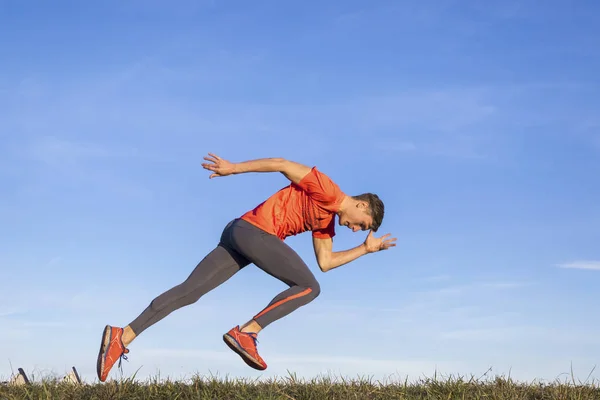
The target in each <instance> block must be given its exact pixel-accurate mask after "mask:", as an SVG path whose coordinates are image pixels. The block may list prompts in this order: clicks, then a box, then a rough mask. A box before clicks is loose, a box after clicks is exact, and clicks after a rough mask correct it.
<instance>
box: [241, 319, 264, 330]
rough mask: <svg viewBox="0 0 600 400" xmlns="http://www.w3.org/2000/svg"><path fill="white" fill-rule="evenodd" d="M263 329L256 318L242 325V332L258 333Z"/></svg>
mask: <svg viewBox="0 0 600 400" xmlns="http://www.w3.org/2000/svg"><path fill="white" fill-rule="evenodd" d="M261 330H262V328H261V326H260V325H259V324H258V323H257V322H256V321H254V320H252V321H249V322H247V323H246V324H244V325H242V326H241V327H240V332H243V333H258V332H260V331H261Z"/></svg>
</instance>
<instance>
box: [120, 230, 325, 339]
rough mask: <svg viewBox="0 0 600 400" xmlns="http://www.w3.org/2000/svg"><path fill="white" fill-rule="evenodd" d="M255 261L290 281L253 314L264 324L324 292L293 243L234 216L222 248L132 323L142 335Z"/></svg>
mask: <svg viewBox="0 0 600 400" xmlns="http://www.w3.org/2000/svg"><path fill="white" fill-rule="evenodd" d="M250 263H253V264H255V265H256V266H258V267H259V268H260V269H262V270H263V271H265V272H266V273H267V274H269V275H271V276H273V277H275V278H277V279H279V280H281V281H282V282H284V283H285V284H287V285H288V286H289V289H287V290H285V291H283V292H281V293H280V294H279V295H277V296H276V297H275V298H274V299H273V300H272V301H271V302H270V303H269V304H268V305H267V306H266V307H265V308H264V309H263V310H262V311H261V312H259V313H258V314H256V315H255V316H254V318H253V319H254V321H256V322H257V323H258V324H259V325H260V326H261V327H262V328H265V327H266V326H267V325H269V324H270V323H271V322H273V321H276V320H278V319H280V318H282V317H284V316H286V315H288V314H289V313H291V312H292V311H294V310H295V309H297V308H298V307H301V306H303V305H305V304H308V303H309V302H311V301H312V300H314V299H315V298H316V297H317V296H318V295H319V293H320V290H321V289H320V286H319V283H318V282H317V280H316V279H315V276H314V275H313V273H312V272H311V271H310V269H309V268H308V266H307V265H306V264H305V263H304V261H302V259H301V258H300V256H298V254H297V253H296V252H295V251H294V250H293V249H292V248H291V247H289V246H288V245H287V244H286V243H284V242H283V241H281V240H280V239H279V238H277V237H276V236H274V235H271V234H269V233H267V232H265V231H263V230H261V229H259V228H257V227H255V226H254V225H252V224H250V223H248V222H246V221H244V220H242V219H235V220H233V221H231V222H230V223H229V224H227V226H226V227H225V229H224V230H223V233H222V235H221V240H220V241H219V244H218V245H217V247H216V248H215V249H214V250H212V251H211V252H210V253H209V254H208V255H207V256H206V257H205V258H204V259H203V260H202V261H200V263H199V264H198V266H196V268H195V269H194V271H192V273H191V274H190V276H188V278H187V279H186V280H185V281H184V282H183V283H181V284H179V285H177V286H175V287H173V288H172V289H170V290H168V291H166V292H164V293H163V294H161V295H160V296H158V297H156V298H155V299H154V300H152V302H151V303H150V305H149V306H148V307H147V308H146V309H145V310H144V311H143V312H142V313H141V314H140V315H139V316H138V317H137V318H136V319H135V320H133V321H132V322H131V323H130V324H129V326H130V327H131V329H132V330H133V332H134V333H135V334H136V335H139V334H140V333H142V332H143V331H144V330H146V329H147V328H149V327H150V326H151V325H153V324H155V323H157V322H158V321H160V320H161V319H163V318H164V317H166V316H167V315H169V314H170V313H172V312H173V311H175V310H177V309H178V308H181V307H184V306H187V305H190V304H192V303H195V302H196V301H198V300H199V299H200V297H202V296H203V295H204V294H206V293H208V292H210V291H211V290H213V289H214V288H216V287H217V286H219V285H220V284H222V283H223V282H225V281H226V280H228V279H229V278H231V277H232V276H233V275H234V274H235V273H236V272H238V271H239V270H240V269H242V268H244V267H245V266H247V265H248V264H250Z"/></svg>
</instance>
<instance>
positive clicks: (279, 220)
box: [97, 153, 396, 382]
mask: <svg viewBox="0 0 600 400" xmlns="http://www.w3.org/2000/svg"><path fill="white" fill-rule="evenodd" d="M204 160H206V161H208V162H206V163H203V164H202V166H203V168H204V169H206V170H208V171H211V172H212V174H211V175H210V176H209V178H210V179H212V178H216V177H222V176H227V175H233V174H241V173H247V172H280V173H281V174H283V175H284V176H285V177H286V178H287V179H289V180H290V181H291V183H290V184H289V185H288V186H286V187H284V188H282V189H281V190H279V191H278V192H277V193H275V194H274V195H272V196H271V197H270V198H268V199H267V200H266V201H264V202H263V203H261V204H260V205H258V206H257V207H256V208H254V209H253V210H251V211H248V212H247V213H245V214H244V215H242V216H241V217H240V218H236V219H234V220H233V221H231V222H230V223H229V224H228V225H227V226H226V227H225V229H224V230H223V233H222V234H221V238H220V241H219V243H218V244H217V246H216V247H215V248H214V249H213V250H212V251H211V252H210V253H209V254H208V255H207V256H206V257H205V258H204V259H203V260H202V261H200V263H199V264H198V265H197V266H196V268H195V269H194V270H193V271H192V273H191V274H190V275H189V277H188V278H187V279H186V280H185V281H184V282H183V283H181V284H180V285H177V286H175V287H173V288H172V289H170V290H168V291H166V292H164V293H163V294H161V295H160V296H158V297H156V298H155V299H154V300H153V301H152V302H151V303H150V304H149V305H148V307H147V308H146V309H145V310H144V311H143V312H142V313H141V314H140V315H139V316H138V317H137V318H136V319H134V320H133V321H132V322H131V323H130V324H129V325H127V326H126V327H125V328H120V327H113V326H110V325H107V326H106V327H105V328H104V332H103V335H102V341H101V345H100V352H99V354H98V361H97V372H98V378H99V379H100V380H101V381H102V382H104V381H105V380H106V378H107V376H108V373H109V372H110V370H111V368H112V367H113V365H114V364H115V362H116V361H118V360H119V361H120V359H121V357H125V358H126V356H125V354H126V353H129V349H128V348H127V346H129V344H130V343H131V342H132V341H133V340H134V339H135V338H136V337H137V336H139V335H140V334H141V333H142V332H143V331H144V330H146V329H148V328H149V327H150V326H151V325H153V324H155V323H157V322H158V321H160V320H161V319H163V318H164V317H166V316H167V315H169V314H170V313H171V312H173V311H175V310H177V309H179V308H181V307H183V306H187V305H190V304H192V303H195V302H196V301H198V300H199V299H200V297H202V296H203V295H204V294H206V293H208V292H209V291H211V290H212V289H214V288H216V287H217V286H219V285H221V284H222V283H223V282H225V281H226V280H228V279H229V278H231V277H232V276H233V275H234V274H235V273H236V272H238V271H239V270H240V269H242V268H244V267H245V266H247V265H248V264H250V263H253V264H255V265H256V266H257V267H259V268H260V269H262V270H263V271H265V272H266V273H268V274H269V275H271V276H274V277H275V278H277V279H280V280H281V281H282V282H284V283H286V284H287V285H288V286H289V288H288V289H287V290H285V291H283V292H282V293H280V294H279V295H277V296H276V297H275V298H274V299H273V300H272V301H271V302H270V303H269V304H268V305H267V306H266V307H265V308H264V309H263V310H262V311H260V312H259V313H258V314H256V315H255V316H254V317H253V318H252V319H251V320H250V321H248V322H246V323H245V324H244V325H242V326H241V327H240V326H239V325H238V326H236V327H234V328H232V329H231V330H230V331H229V332H227V333H226V334H224V335H223V340H224V341H225V343H226V344H227V345H228V346H229V347H230V348H231V349H232V350H233V351H234V352H236V353H237V354H238V355H239V356H240V357H241V358H242V359H243V360H244V361H245V362H246V364H248V365H249V366H251V367H252V368H255V369H258V370H264V369H266V368H267V364H266V363H265V362H264V360H263V359H262V358H261V357H260V355H259V354H258V351H257V347H256V338H257V334H258V333H259V332H260V331H261V330H262V329H264V328H265V327H267V326H268V325H269V324H271V323H272V322H274V321H276V320H278V319H280V318H282V317H284V316H286V315H288V314H289V313H291V312H292V311H294V310H296V309H297V308H299V307H301V306H303V305H305V304H308V303H309V302H310V301H312V300H314V299H315V298H316V297H317V296H318V295H319V292H320V287H319V283H318V282H317V280H316V279H315V277H314V275H313V274H312V272H311V271H310V269H309V268H308V266H307V265H306V264H305V263H304V261H302V259H301V258H300V257H299V256H298V254H297V253H296V252H295V251H294V250H292V248H290V247H289V246H288V245H287V244H286V243H284V240H285V238H286V237H289V236H291V235H297V234H299V233H302V232H306V231H312V238H313V246H314V251H315V255H316V259H317V263H318V265H319V268H320V269H321V271H323V272H327V271H330V270H332V269H334V268H337V267H339V266H341V265H344V264H347V263H348V262H350V261H352V260H354V259H356V258H358V257H360V256H362V255H365V254H368V253H373V252H376V251H380V250H386V249H388V248H390V247H393V246H395V245H396V244H395V241H396V239H395V238H389V236H390V234H387V235H384V236H382V237H380V238H375V237H374V236H373V232H376V231H377V229H378V228H379V226H380V225H381V222H382V220H383V214H384V206H383V203H382V201H381V200H380V199H379V197H378V196H377V195H374V194H370V193H366V194H362V195H360V196H348V195H346V194H345V193H343V192H342V191H341V190H340V188H339V187H338V186H337V185H336V184H335V183H334V182H333V181H332V180H331V179H330V178H329V177H328V176H327V175H325V174H323V173H322V172H320V171H319V170H317V168H316V167H313V168H309V167H307V166H305V165H302V164H299V163H296V162H293V161H289V160H285V159H282V158H266V159H259V160H252V161H246V162H241V163H231V162H229V161H227V160H224V159H222V158H221V157H219V156H217V155H214V154H212V153H209V155H208V156H207V157H204ZM336 216H337V217H338V218H339V222H338V223H339V225H340V226H346V227H348V228H350V229H352V231H354V232H356V231H358V230H361V231H367V230H369V231H370V232H369V234H368V235H367V237H366V239H365V241H364V243H362V244H361V245H359V246H356V247H354V248H352V249H349V250H346V251H338V252H333V251H332V239H333V236H334V235H335V225H334V224H335V217H336Z"/></svg>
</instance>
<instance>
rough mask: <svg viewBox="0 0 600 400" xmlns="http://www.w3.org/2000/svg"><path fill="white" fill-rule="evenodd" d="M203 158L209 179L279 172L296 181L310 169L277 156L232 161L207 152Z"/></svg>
mask: <svg viewBox="0 0 600 400" xmlns="http://www.w3.org/2000/svg"><path fill="white" fill-rule="evenodd" d="M204 159H205V160H206V161H209V162H208V163H203V164H202V167H204V169H206V170H209V171H212V172H213V173H212V174H211V175H210V176H209V178H211V179H212V178H216V177H219V176H227V175H235V174H243V173H246V172H280V173H282V174H283V175H284V176H285V177H286V178H288V179H289V180H290V181H292V182H294V183H298V182H300V181H301V180H302V178H304V177H305V176H306V174H308V173H309V172H310V170H311V168H310V167H308V166H306V165H303V164H300V163H297V162H294V161H290V160H286V159H284V158H279V157H277V158H260V159H257V160H250V161H243V162H238V163H232V162H229V161H227V160H225V159H223V158H221V157H219V156H217V155H215V154H212V153H208V156H206V157H204Z"/></svg>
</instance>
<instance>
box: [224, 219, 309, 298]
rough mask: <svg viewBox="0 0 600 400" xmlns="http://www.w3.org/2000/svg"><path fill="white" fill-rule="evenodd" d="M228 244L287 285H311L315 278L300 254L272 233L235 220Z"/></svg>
mask: <svg viewBox="0 0 600 400" xmlns="http://www.w3.org/2000/svg"><path fill="white" fill-rule="evenodd" d="M229 242H230V243H229V244H230V245H231V246H232V247H233V248H234V249H235V250H236V251H237V252H238V253H240V254H241V255H243V256H244V257H245V258H246V259H248V260H249V261H250V262H252V263H253V264H255V265H256V266H257V267H259V268H260V269H262V270H263V271H265V272H266V273H268V274H269V275H271V276H273V277H275V278H277V279H279V280H281V281H282V282H284V283H285V284H287V285H288V286H296V285H298V286H306V287H308V286H312V285H313V284H314V282H316V278H315V276H314V274H313V273H312V271H311V270H310V268H309V267H308V265H306V263H305V262H304V260H302V258H301V257H300V256H299V255H298V253H296V252H295V251H294V249H292V248H291V247H290V246H288V245H287V244H286V243H284V242H283V241H281V240H280V239H279V238H277V237H276V236H274V235H271V234H269V233H267V232H264V231H262V230H261V229H259V228H257V227H255V226H254V225H252V224H250V223H248V222H246V221H243V220H238V221H236V223H234V224H233V225H232V227H231V236H230V240H229Z"/></svg>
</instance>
